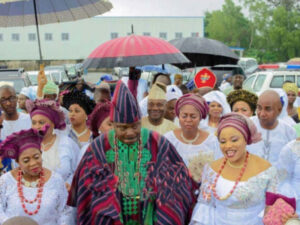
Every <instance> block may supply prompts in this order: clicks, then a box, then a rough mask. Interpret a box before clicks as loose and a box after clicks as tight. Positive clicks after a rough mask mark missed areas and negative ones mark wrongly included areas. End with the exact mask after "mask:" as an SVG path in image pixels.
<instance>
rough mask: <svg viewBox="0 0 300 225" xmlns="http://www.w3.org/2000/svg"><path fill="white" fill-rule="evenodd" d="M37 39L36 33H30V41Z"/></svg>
mask: <svg viewBox="0 0 300 225" xmlns="http://www.w3.org/2000/svg"><path fill="white" fill-rule="evenodd" d="M35 39H36V36H35V33H30V34H28V41H35Z"/></svg>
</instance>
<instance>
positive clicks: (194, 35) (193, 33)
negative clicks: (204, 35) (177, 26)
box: [191, 32, 199, 37]
mask: <svg viewBox="0 0 300 225" xmlns="http://www.w3.org/2000/svg"><path fill="white" fill-rule="evenodd" d="M191 37H199V33H198V32H192V34H191Z"/></svg>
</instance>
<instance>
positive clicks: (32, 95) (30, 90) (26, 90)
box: [20, 86, 37, 101]
mask: <svg viewBox="0 0 300 225" xmlns="http://www.w3.org/2000/svg"><path fill="white" fill-rule="evenodd" d="M36 91H37V89H36V88H34V87H32V86H30V87H23V88H22V89H21V92H20V94H22V95H25V96H26V97H27V98H29V99H30V100H32V101H34V100H35V99H36Z"/></svg>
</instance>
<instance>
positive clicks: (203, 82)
mask: <svg viewBox="0 0 300 225" xmlns="http://www.w3.org/2000/svg"><path fill="white" fill-rule="evenodd" d="M216 82H217V78H216V75H215V74H214V73H213V72H212V71H210V70H209V69H206V68H204V69H202V70H200V71H199V72H198V73H197V74H196V76H195V77H194V83H195V85H196V87H197V88H202V87H211V88H214V87H215V85H216Z"/></svg>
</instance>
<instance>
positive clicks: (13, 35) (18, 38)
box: [11, 33, 20, 41]
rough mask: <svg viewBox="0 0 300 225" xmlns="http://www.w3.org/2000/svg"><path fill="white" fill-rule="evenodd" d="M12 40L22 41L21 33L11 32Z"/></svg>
mask: <svg viewBox="0 0 300 225" xmlns="http://www.w3.org/2000/svg"><path fill="white" fill-rule="evenodd" d="M11 40H12V41H20V34H17V33H13V34H11Z"/></svg>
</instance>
